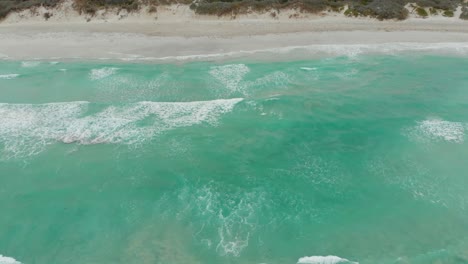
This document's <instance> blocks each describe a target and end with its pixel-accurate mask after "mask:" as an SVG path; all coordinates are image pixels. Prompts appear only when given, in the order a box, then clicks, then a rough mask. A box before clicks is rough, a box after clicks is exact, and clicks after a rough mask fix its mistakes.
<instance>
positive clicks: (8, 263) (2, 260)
mask: <svg viewBox="0 0 468 264" xmlns="http://www.w3.org/2000/svg"><path fill="white" fill-rule="evenodd" d="M0 264H21V262H19V261H17V260H16V259H14V258H11V257H7V256H3V255H1V254H0Z"/></svg>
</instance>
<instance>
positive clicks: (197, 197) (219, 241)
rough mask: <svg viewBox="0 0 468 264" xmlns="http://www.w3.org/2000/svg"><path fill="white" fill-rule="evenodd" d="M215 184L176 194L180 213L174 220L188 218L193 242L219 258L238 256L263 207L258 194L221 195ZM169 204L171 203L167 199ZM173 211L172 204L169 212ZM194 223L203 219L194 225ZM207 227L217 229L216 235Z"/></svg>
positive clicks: (184, 189) (233, 191) (261, 197)
mask: <svg viewBox="0 0 468 264" xmlns="http://www.w3.org/2000/svg"><path fill="white" fill-rule="evenodd" d="M220 189H225V188H224V187H223V188H220V187H219V186H218V185H217V184H215V183H213V182H212V183H209V184H207V185H204V186H201V187H195V188H194V186H186V187H184V188H183V189H181V190H180V191H179V192H178V196H177V200H178V201H179V203H180V206H181V209H179V210H178V215H177V218H179V219H184V218H187V219H188V218H189V219H190V221H191V222H192V223H194V224H195V225H194V226H193V228H194V229H195V230H198V231H197V232H196V233H195V234H194V238H195V239H197V240H198V241H200V243H201V244H203V245H205V246H207V247H208V248H212V245H213V246H215V247H213V248H212V249H214V250H216V252H217V253H218V254H219V255H221V256H235V257H237V256H240V255H241V253H242V252H243V250H244V249H245V248H246V247H247V246H248V245H249V241H250V238H251V236H252V235H253V234H254V232H255V231H256V228H257V224H258V223H257V212H258V211H259V210H260V209H261V207H262V206H264V205H265V203H266V201H265V193H264V192H263V191H261V190H257V191H251V192H245V191H243V190H232V191H230V192H224V191H223V192H221V191H220ZM168 200H173V198H169V199H168ZM168 210H169V211H170V212H173V211H174V206H173V204H171V205H170V208H168ZM194 219H203V221H201V222H200V221H196V220H194ZM205 225H207V226H214V227H216V231H214V232H215V233H213V230H212V229H209V228H205Z"/></svg>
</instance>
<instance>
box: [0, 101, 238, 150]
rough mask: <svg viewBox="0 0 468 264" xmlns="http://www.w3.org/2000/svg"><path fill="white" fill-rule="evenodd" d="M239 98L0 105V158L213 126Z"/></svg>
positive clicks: (142, 139) (124, 142) (139, 138)
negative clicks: (105, 104) (56, 144)
mask: <svg viewBox="0 0 468 264" xmlns="http://www.w3.org/2000/svg"><path fill="white" fill-rule="evenodd" d="M242 100H243V99H241V98H236V99H226V100H213V101H198V102H175V103H168V102H139V103H133V104H124V105H117V106H115V105H112V106H108V107H105V108H103V109H101V110H100V111H97V112H94V111H90V110H89V108H90V104H91V103H89V102H69V103H51V104H42V105H31V104H0V144H2V143H3V147H4V148H3V154H4V156H10V155H13V156H29V155H33V154H36V153H38V152H40V151H41V150H42V149H43V147H44V146H46V145H48V144H52V143H54V142H57V141H58V142H63V143H78V144H84V145H88V144H100V143H123V144H133V143H139V142H142V141H144V140H146V139H148V138H151V137H153V136H155V135H157V134H159V133H161V132H164V131H166V130H170V129H174V128H178V127H186V126H191V125H196V124H201V123H207V124H210V125H216V123H217V121H218V119H219V117H220V116H221V115H222V114H224V113H227V112H230V111H231V110H232V109H233V107H234V106H235V105H236V104H237V103H238V102H240V101H242ZM93 107H94V105H93ZM0 153H1V152H0Z"/></svg>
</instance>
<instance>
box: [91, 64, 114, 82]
mask: <svg viewBox="0 0 468 264" xmlns="http://www.w3.org/2000/svg"><path fill="white" fill-rule="evenodd" d="M118 69H119V68H114V67H104V68H100V69H92V70H91V72H90V73H89V78H90V79H91V80H100V79H103V78H106V77H109V76H111V75H113V74H115V73H116V72H117V70H118Z"/></svg>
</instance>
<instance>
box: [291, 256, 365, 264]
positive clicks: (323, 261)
mask: <svg viewBox="0 0 468 264" xmlns="http://www.w3.org/2000/svg"><path fill="white" fill-rule="evenodd" d="M297 264H359V263H358V262H354V261H350V260H347V259H345V258H340V257H337V256H311V257H302V258H300V259H299V260H298V261H297Z"/></svg>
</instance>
